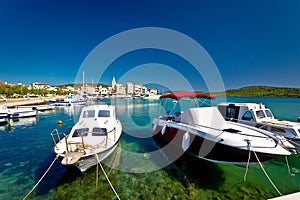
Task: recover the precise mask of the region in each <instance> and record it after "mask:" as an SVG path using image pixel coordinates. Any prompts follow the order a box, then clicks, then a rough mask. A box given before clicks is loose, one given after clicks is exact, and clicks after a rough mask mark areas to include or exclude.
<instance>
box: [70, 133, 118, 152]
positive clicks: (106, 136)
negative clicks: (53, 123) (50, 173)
mask: <svg viewBox="0 0 300 200" xmlns="http://www.w3.org/2000/svg"><path fill="white" fill-rule="evenodd" d="M112 132H114V141H116V128H113V129H112V130H111V131H106V132H83V133H81V142H70V141H69V142H68V141H67V140H66V147H67V148H66V149H67V151H68V149H69V148H68V146H69V145H72V144H81V145H82V146H81V150H83V151H85V149H86V148H89V147H90V146H89V145H87V143H85V142H84V138H85V136H87V135H88V134H90V133H91V134H93V133H96V134H99V133H101V134H103V135H105V146H104V147H105V148H106V147H107V142H108V134H109V133H112Z"/></svg>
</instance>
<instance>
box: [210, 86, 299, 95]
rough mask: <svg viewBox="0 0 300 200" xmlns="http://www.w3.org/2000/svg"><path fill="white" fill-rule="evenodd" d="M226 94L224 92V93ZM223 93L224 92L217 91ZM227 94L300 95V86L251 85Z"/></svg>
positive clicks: (229, 91) (228, 91)
mask: <svg viewBox="0 0 300 200" xmlns="http://www.w3.org/2000/svg"><path fill="white" fill-rule="evenodd" d="M223 94H224V93H223ZM215 95H222V93H215ZM226 95H227V96H270V97H300V88H285V87H271V86H249V87H243V88H240V89H232V90H227V91H226Z"/></svg>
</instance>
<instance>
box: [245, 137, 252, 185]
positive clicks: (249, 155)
mask: <svg viewBox="0 0 300 200" xmlns="http://www.w3.org/2000/svg"><path fill="white" fill-rule="evenodd" d="M247 144H248V150H249V154H248V161H247V165H246V171H245V175H244V182H246V178H247V173H248V169H249V164H250V157H251V151H250V146H251V144H250V142H249V141H247Z"/></svg>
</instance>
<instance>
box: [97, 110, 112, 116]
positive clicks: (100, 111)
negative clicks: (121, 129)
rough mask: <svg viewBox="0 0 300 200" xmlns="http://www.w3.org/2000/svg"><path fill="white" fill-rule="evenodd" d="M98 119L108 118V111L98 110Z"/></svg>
mask: <svg viewBox="0 0 300 200" xmlns="http://www.w3.org/2000/svg"><path fill="white" fill-rule="evenodd" d="M98 117H110V112H109V110H99V112H98Z"/></svg>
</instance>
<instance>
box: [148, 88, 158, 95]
mask: <svg viewBox="0 0 300 200" xmlns="http://www.w3.org/2000/svg"><path fill="white" fill-rule="evenodd" d="M149 94H155V95H157V89H155V88H149Z"/></svg>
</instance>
